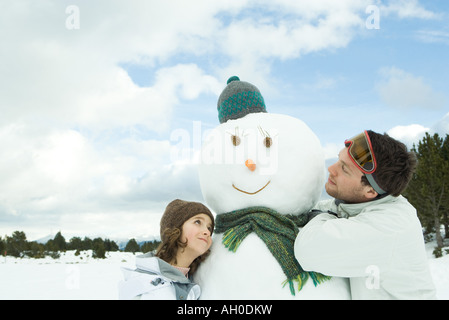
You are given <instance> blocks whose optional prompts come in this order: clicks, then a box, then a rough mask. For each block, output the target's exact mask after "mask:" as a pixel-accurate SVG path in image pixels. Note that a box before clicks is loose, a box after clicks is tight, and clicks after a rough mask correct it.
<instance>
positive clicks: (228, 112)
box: [217, 76, 267, 123]
mask: <svg viewBox="0 0 449 320" xmlns="http://www.w3.org/2000/svg"><path fill="white" fill-rule="evenodd" d="M217 109H218V120H219V121H220V123H224V122H226V121H228V120H230V119H239V118H242V117H244V116H246V115H247V114H248V113H256V112H267V110H266V107H265V102H264V100H263V97H262V94H261V93H260V91H259V89H257V87H256V86H254V85H252V84H251V83H248V82H245V81H240V79H239V77H237V76H233V77H230V78H229V79H228V81H227V86H226V88H225V89H224V90H223V92H222V93H221V94H220V97H219V98H218V102H217Z"/></svg>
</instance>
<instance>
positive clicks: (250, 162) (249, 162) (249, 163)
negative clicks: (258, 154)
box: [245, 159, 256, 171]
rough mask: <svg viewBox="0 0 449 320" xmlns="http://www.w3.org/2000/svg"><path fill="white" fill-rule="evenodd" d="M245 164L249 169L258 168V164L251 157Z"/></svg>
mask: <svg viewBox="0 0 449 320" xmlns="http://www.w3.org/2000/svg"><path fill="white" fill-rule="evenodd" d="M245 166H247V167H248V169H249V170H251V171H254V170H256V164H255V163H254V161H253V160H251V159H248V160H246V161H245Z"/></svg>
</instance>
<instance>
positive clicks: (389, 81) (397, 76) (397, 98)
mask: <svg viewBox="0 0 449 320" xmlns="http://www.w3.org/2000/svg"><path fill="white" fill-rule="evenodd" d="M380 73H381V75H382V76H383V78H384V79H383V81H382V82H380V83H379V84H378V85H377V90H378V92H379V95H380V98H381V99H382V101H383V102H384V103H385V104H387V105H388V106H391V107H395V108H424V109H438V108H441V107H443V106H444V104H445V97H444V95H443V94H442V93H439V92H436V91H434V90H433V89H432V87H431V86H430V85H428V84H426V83H425V82H424V80H423V79H422V78H421V77H417V76H415V75H413V74H411V73H408V72H406V71H404V70H401V69H399V68H396V67H390V68H383V69H381V70H380Z"/></svg>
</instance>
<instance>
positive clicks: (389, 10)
mask: <svg viewBox="0 0 449 320" xmlns="http://www.w3.org/2000/svg"><path fill="white" fill-rule="evenodd" d="M381 14H382V15H386V16H388V15H390V14H396V15H397V16H398V17H399V18H401V19H404V18H419V19H436V18H439V17H440V15H439V14H438V13H435V12H432V11H429V10H427V9H425V8H424V7H422V6H421V5H420V4H419V2H418V0H390V1H389V2H388V4H387V5H381Z"/></svg>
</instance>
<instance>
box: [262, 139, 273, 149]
mask: <svg viewBox="0 0 449 320" xmlns="http://www.w3.org/2000/svg"><path fill="white" fill-rule="evenodd" d="M272 144H273V139H271V138H270V137H265V138H264V139H263V145H264V146H265V147H267V148H269V147H271V145H272Z"/></svg>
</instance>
